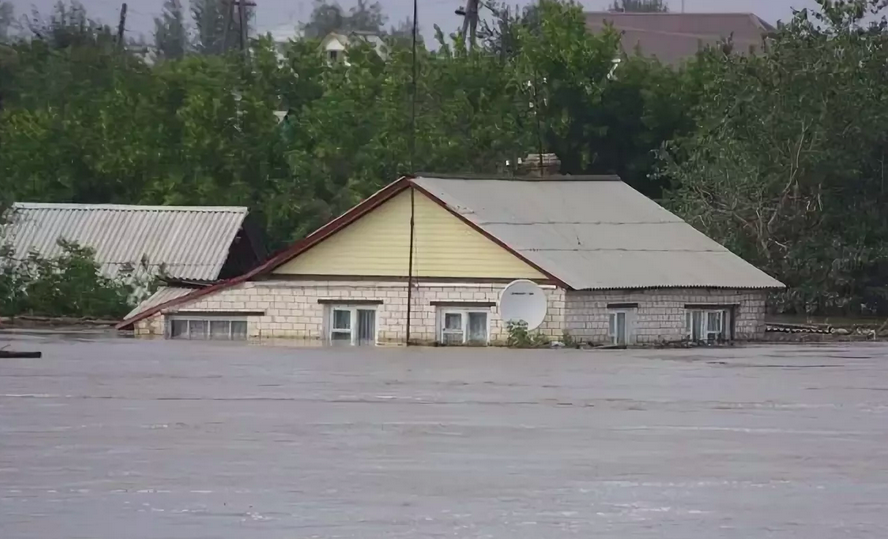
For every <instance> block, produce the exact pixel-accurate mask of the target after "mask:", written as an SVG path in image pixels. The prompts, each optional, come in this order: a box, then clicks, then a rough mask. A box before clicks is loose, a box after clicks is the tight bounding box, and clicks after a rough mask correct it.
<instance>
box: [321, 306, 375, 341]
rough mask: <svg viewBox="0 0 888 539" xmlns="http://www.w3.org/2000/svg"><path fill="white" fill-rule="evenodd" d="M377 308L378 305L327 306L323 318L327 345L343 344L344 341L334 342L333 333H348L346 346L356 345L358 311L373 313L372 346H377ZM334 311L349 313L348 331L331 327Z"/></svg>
mask: <svg viewBox="0 0 888 539" xmlns="http://www.w3.org/2000/svg"><path fill="white" fill-rule="evenodd" d="M378 307H379V306H378V305H354V304H330V305H328V306H327V315H326V317H325V319H326V321H327V324H326V336H327V342H328V343H331V344H333V343H336V344H343V343H344V341H334V340H333V334H334V333H343V334H344V333H348V334H350V338H349V340H348V344H349V345H351V346H355V345H356V344H357V339H358V332H357V327H358V311H374V313H375V314H374V315H373V345H374V346H375V345H377V344H379V308H378ZM336 311H348V312H349V313H350V318H349V329H348V330H344V329H336V328H334V327H333V317H334V316H335V312H336Z"/></svg>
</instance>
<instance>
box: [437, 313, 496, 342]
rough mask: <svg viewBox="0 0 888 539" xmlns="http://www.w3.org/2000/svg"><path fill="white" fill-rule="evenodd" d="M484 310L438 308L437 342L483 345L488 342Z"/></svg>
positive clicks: (488, 336) (486, 316)
mask: <svg viewBox="0 0 888 539" xmlns="http://www.w3.org/2000/svg"><path fill="white" fill-rule="evenodd" d="M488 314H489V313H488V312H486V311H475V310H466V309H454V308H452V307H451V308H444V309H439V310H438V342H439V343H441V344H451V345H463V344H469V345H475V346H483V345H486V344H488V342H490V326H489V323H488V322H489V317H488Z"/></svg>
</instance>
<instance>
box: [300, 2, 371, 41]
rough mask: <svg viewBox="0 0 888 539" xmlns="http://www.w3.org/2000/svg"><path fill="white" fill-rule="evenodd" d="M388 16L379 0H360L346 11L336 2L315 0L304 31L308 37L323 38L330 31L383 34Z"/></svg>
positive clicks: (303, 26) (303, 28)
mask: <svg viewBox="0 0 888 539" xmlns="http://www.w3.org/2000/svg"><path fill="white" fill-rule="evenodd" d="M386 20H388V18H387V17H386V16H385V15H384V14H383V13H382V6H381V5H380V4H379V2H373V3H368V2H367V0H358V3H357V5H356V6H354V7H352V8H350V9H349V11H348V13H346V12H345V11H344V10H343V9H342V7H341V6H340V5H339V4H338V3H336V2H333V3H329V2H328V1H327V0H314V4H313V6H312V11H311V15H310V16H309V20H308V22H307V23H305V24H304V25H302V31H303V33H304V34H305V36H306V37H308V38H313V39H321V38H323V37H324V36H326V35H327V34H329V33H330V32H344V33H349V32H355V31H358V32H371V33H375V34H382V33H383V28H384V26H385V22H386Z"/></svg>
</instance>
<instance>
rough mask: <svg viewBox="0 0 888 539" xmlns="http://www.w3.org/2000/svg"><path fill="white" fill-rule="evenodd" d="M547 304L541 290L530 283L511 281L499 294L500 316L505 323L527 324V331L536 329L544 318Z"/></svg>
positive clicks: (526, 281)
mask: <svg viewBox="0 0 888 539" xmlns="http://www.w3.org/2000/svg"><path fill="white" fill-rule="evenodd" d="M548 307H549V302H548V300H547V299H546V294H545V293H544V292H543V289H542V288H540V287H539V286H537V285H536V283H533V282H531V281H528V280H525V279H520V280H518V281H512V282H511V283H509V286H507V287H506V288H505V289H503V291H502V293H501V294H500V301H499V310H500V316H501V317H502V319H503V321H505V322H518V321H521V320H523V321H525V322H527V329H536V328H538V327H540V324H542V323H543V319H544V318H546V310H547V309H548Z"/></svg>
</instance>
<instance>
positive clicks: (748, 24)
mask: <svg viewBox="0 0 888 539" xmlns="http://www.w3.org/2000/svg"><path fill="white" fill-rule="evenodd" d="M607 24H612V25H613V26H614V28H615V29H616V30H618V31H620V32H621V33H622V34H623V40H622V44H623V50H624V51H626V52H627V53H630V54H631V53H632V52H634V51H635V50H636V48H638V49H640V50H641V53H642V54H643V55H645V56H655V57H657V58H658V59H659V60H660V61H661V62H663V63H665V64H672V65H674V64H680V63H682V62H683V61H685V60H688V59H690V58H693V57H694V55H696V54H697V51H699V50H700V48H701V47H702V46H704V45H715V44H717V43H718V42H719V41H721V40H725V39H728V38H732V39H733V42H734V50H735V51H736V52H738V53H740V54H746V53H748V52H749V51H750V49H751V48H757V49H760V48H761V46H762V39H763V37H764V36H765V35H766V34H767V33H769V32H772V31H774V27H773V26H771V25H770V24H768V23H767V22H765V21H763V20H762V19H760V18H759V17H758V16H756V15H753V14H752V13H620V12H616V13H612V12H591V13H586V27H587V28H588V29H589V30H590V31H591V32H602V31H604V29H605V27H606V26H607Z"/></svg>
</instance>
